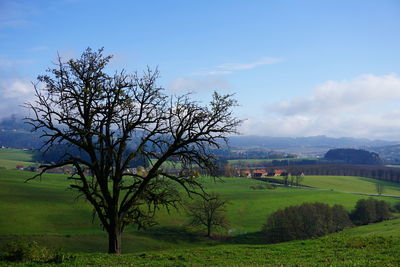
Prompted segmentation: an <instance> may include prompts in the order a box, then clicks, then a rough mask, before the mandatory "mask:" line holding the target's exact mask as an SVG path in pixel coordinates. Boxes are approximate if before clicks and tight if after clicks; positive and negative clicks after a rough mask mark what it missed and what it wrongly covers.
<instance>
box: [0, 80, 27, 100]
mask: <svg viewBox="0 0 400 267" xmlns="http://www.w3.org/2000/svg"><path fill="white" fill-rule="evenodd" d="M32 88H33V86H32V84H31V83H30V82H28V81H27V80H23V79H15V80H11V81H2V82H1V84H0V90H1V94H2V96H3V97H4V98H25V97H26V96H27V95H29V94H31V93H32V92H33V89H32Z"/></svg>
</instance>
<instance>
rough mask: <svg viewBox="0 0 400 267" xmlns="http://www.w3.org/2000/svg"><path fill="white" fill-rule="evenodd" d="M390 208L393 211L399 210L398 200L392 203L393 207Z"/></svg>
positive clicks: (399, 203)
mask: <svg viewBox="0 0 400 267" xmlns="http://www.w3.org/2000/svg"><path fill="white" fill-rule="evenodd" d="M391 210H392V211H393V212H400V201H399V202H396V203H394V205H393V207H392V209H391Z"/></svg>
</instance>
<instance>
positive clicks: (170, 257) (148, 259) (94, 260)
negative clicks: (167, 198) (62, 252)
mask: <svg viewBox="0 0 400 267" xmlns="http://www.w3.org/2000/svg"><path fill="white" fill-rule="evenodd" d="M388 229H389V230H388ZM399 230H400V219H396V220H392V221H386V222H382V223H378V224H372V225H367V226H362V227H358V228H353V229H348V230H345V231H343V232H340V233H336V234H332V235H328V236H325V237H322V238H318V239H312V240H300V241H292V242H286V243H280V244H272V245H220V246H213V247H202V248H187V249H170V250H165V251H160V252H141V253H134V254H125V255H120V256H115V255H107V254H98V253H97V254H75V256H76V258H75V259H74V260H72V261H70V262H66V263H65V265H66V266H280V265H285V266H398V265H399V264H400V257H399V256H398V251H399V250H400V231H399ZM0 263H1V262H0ZM3 263H5V262H3ZM10 265H13V264H10ZM24 265H25V266H32V264H31V263H27V264H21V265H20V266H24Z"/></svg>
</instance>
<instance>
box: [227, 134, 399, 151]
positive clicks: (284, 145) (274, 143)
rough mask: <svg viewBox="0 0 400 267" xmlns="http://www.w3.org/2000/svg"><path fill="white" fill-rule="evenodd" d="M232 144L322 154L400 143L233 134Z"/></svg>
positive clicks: (239, 147)
mask: <svg viewBox="0 0 400 267" xmlns="http://www.w3.org/2000/svg"><path fill="white" fill-rule="evenodd" d="M229 140H230V143H229V144H230V146H231V147H232V148H238V149H250V148H262V149H266V150H277V151H284V152H288V153H296V154H303V155H309V156H312V155H314V156H315V155H320V154H324V153H325V152H326V151H328V150H329V149H332V148H363V149H367V150H368V149H370V148H373V147H385V146H393V145H396V144H399V142H395V141H385V140H369V139H365V138H352V137H341V138H333V137H327V136H324V135H321V136H310V137H268V136H232V137H230V139H229Z"/></svg>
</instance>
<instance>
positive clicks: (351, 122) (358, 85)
mask: <svg viewBox="0 0 400 267" xmlns="http://www.w3.org/2000/svg"><path fill="white" fill-rule="evenodd" d="M399 101H400V77H399V76H398V75H396V74H388V75H381V76H378V75H372V74H366V75H361V76H358V77H355V78H354V79H351V80H344V81H327V82H324V83H322V84H321V85H319V86H317V87H316V88H315V89H314V90H313V92H312V94H311V95H309V96H306V97H301V98H293V99H287V100H282V101H279V102H277V103H274V104H271V105H270V106H268V107H267V110H266V111H267V114H266V115H265V118H264V119H257V118H252V117H250V119H249V120H248V121H246V122H245V124H244V125H243V127H242V132H243V133H245V134H257V135H270V136H314V135H328V136H334V137H342V136H352V137H364V138H380V139H388V140H400V109H398V108H397V107H398V106H399V105H398V103H399Z"/></svg>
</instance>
